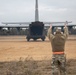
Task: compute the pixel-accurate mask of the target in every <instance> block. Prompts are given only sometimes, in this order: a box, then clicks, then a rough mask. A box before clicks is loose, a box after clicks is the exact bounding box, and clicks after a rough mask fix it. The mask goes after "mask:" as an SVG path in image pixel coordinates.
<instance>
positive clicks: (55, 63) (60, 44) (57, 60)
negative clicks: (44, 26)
mask: <svg viewBox="0 0 76 75" xmlns="http://www.w3.org/2000/svg"><path fill="white" fill-rule="evenodd" d="M47 36H48V38H49V40H50V41H51V45H52V52H53V53H54V52H64V47H65V42H66V39H67V37H68V28H67V27H65V28H64V33H63V34H61V33H60V34H55V35H53V34H52V30H51V29H50V28H49V29H48V33H47ZM51 67H52V75H58V74H59V73H60V75H66V56H65V54H53V55H52V62H51Z"/></svg>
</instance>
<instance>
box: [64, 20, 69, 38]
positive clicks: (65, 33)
mask: <svg viewBox="0 0 76 75" xmlns="http://www.w3.org/2000/svg"><path fill="white" fill-rule="evenodd" d="M67 25H68V23H67V22H66V23H65V27H64V36H65V38H66V39H67V37H68V35H69V32H68V27H67Z"/></svg>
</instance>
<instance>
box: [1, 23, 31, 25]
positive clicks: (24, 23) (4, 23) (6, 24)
mask: <svg viewBox="0 0 76 75" xmlns="http://www.w3.org/2000/svg"><path fill="white" fill-rule="evenodd" d="M2 24H6V25H8V24H19V25H21V24H31V22H2Z"/></svg>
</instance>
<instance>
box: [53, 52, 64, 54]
mask: <svg viewBox="0 0 76 75" xmlns="http://www.w3.org/2000/svg"><path fill="white" fill-rule="evenodd" d="M53 54H64V52H53Z"/></svg>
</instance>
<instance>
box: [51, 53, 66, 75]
mask: <svg viewBox="0 0 76 75" xmlns="http://www.w3.org/2000/svg"><path fill="white" fill-rule="evenodd" d="M51 67H52V75H66V56H65V54H54V55H53V56H52V61H51Z"/></svg>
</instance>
